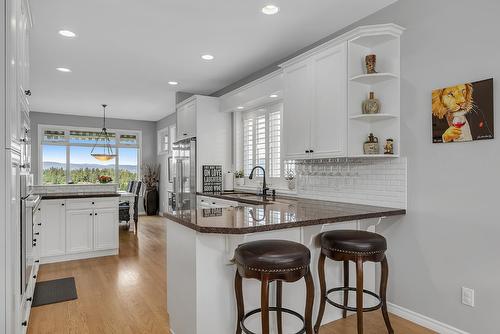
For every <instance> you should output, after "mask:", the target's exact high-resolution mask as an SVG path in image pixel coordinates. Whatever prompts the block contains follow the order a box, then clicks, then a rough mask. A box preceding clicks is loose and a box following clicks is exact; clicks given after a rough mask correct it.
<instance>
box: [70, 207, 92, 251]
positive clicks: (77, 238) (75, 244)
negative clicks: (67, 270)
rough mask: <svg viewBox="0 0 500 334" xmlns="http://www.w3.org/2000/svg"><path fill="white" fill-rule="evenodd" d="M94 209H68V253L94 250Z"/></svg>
mask: <svg viewBox="0 0 500 334" xmlns="http://www.w3.org/2000/svg"><path fill="white" fill-rule="evenodd" d="M93 221H94V212H93V210H91V209H90V210H89V209H86V210H68V211H66V254H75V253H84V252H90V251H92V228H93V226H92V225H93Z"/></svg>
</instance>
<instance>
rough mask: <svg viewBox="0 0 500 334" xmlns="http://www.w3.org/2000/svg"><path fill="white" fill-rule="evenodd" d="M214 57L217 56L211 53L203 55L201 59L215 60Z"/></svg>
mask: <svg viewBox="0 0 500 334" xmlns="http://www.w3.org/2000/svg"><path fill="white" fill-rule="evenodd" d="M214 58H215V57H214V56H212V55H209V54H206V55H202V56H201V59H203V60H213V59H214Z"/></svg>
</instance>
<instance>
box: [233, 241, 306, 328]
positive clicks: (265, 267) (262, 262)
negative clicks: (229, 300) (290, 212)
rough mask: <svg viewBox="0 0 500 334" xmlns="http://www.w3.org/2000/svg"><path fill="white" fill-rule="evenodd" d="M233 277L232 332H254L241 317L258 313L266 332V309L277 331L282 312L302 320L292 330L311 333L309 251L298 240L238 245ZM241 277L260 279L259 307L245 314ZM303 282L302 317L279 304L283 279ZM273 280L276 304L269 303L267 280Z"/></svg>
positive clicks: (267, 318)
mask: <svg viewBox="0 0 500 334" xmlns="http://www.w3.org/2000/svg"><path fill="white" fill-rule="evenodd" d="M234 260H235V263H236V267H237V270H236V277H235V282H234V290H235V293H236V303H237V307H238V319H237V320H238V321H237V325H236V334H241V332H242V331H243V332H244V333H245V334H254V333H253V332H251V331H250V330H248V329H247V328H246V327H245V320H246V319H248V318H249V317H250V316H252V315H255V314H257V313H261V324H262V334H269V311H271V312H276V315H277V320H278V321H277V322H278V334H282V333H283V328H282V327H283V324H282V313H283V312H284V313H287V314H290V315H292V316H295V317H296V318H298V319H300V320H301V321H302V323H303V324H304V325H303V327H302V329H301V330H300V331H298V332H297V333H296V334H303V333H305V334H313V329H312V309H313V302H314V283H313V279H312V275H311V272H310V270H309V264H310V261H311V252H310V251H309V249H308V248H307V247H306V246H304V245H302V244H299V243H296V242H292V241H286V240H259V241H253V242H248V243H245V244H242V245H240V246H238V248H237V249H236V251H235V255H234ZM242 278H254V279H257V280H259V281H260V282H261V307H260V308H258V309H255V310H253V311H250V312H248V313H246V314H245V308H244V302H243V290H242ZM302 278H304V280H305V282H306V307H305V314H304V317H302V316H301V315H300V314H299V313H297V312H296V311H293V310H290V309H287V308H283V307H282V284H283V282H288V283H291V282H296V281H298V280H300V279H302ZM273 281H276V307H269V284H270V283H271V282H273Z"/></svg>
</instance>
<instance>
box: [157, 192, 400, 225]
mask: <svg viewBox="0 0 500 334" xmlns="http://www.w3.org/2000/svg"><path fill="white" fill-rule="evenodd" d="M202 195H203V196H212V197H217V198H223V199H226V200H233V201H238V205H236V206H231V207H230V206H228V207H212V208H203V207H196V209H187V210H177V211H171V212H166V213H165V216H166V217H167V218H169V219H170V220H173V221H175V222H177V223H179V224H182V225H184V226H186V227H189V228H191V229H193V230H196V231H198V232H201V233H218V234H246V233H254V232H263V231H272V230H279V229H286V228H294V227H303V226H312V225H323V224H331V223H339V222H345V221H353V220H360V219H368V218H379V217H387V216H397V215H404V214H406V210H405V209H396V208H386V207H378V206H369V205H360V204H350V203H339V202H330V201H321V200H312V199H303V198H294V197H282V196H277V197H276V201H269V202H268V203H266V204H260V205H257V204H250V203H243V202H242V201H241V200H240V199H235V197H231V196H229V195H228V196H225V195H223V196H220V195H218V196H213V195H208V194H202ZM197 196H199V195H194V196H192V199H191V201H193V203H197ZM245 197H247V196H245ZM255 197H256V198H255V199H254V198H248V199H249V201H252V202H253V201H254V200H256V202H255V203H257V201H258V200H259V198H258V197H257V196H255ZM260 200H261V199H260ZM249 201H247V202H249Z"/></svg>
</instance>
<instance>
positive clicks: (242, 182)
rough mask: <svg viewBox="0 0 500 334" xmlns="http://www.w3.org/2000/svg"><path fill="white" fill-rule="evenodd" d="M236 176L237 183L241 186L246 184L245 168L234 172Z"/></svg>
mask: <svg viewBox="0 0 500 334" xmlns="http://www.w3.org/2000/svg"><path fill="white" fill-rule="evenodd" d="M234 178H235V179H236V185H237V186H239V187H241V186H244V185H245V174H244V173H243V170H237V171H236V172H234Z"/></svg>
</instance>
